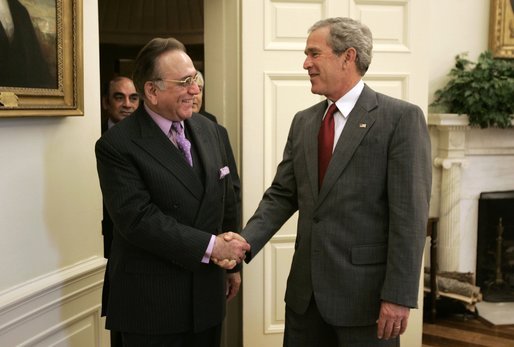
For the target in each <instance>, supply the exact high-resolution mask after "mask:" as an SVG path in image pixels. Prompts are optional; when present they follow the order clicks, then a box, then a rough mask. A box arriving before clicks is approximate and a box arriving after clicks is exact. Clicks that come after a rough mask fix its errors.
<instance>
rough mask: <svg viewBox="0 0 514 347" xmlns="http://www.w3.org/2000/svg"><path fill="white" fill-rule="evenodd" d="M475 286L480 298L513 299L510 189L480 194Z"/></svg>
mask: <svg viewBox="0 0 514 347" xmlns="http://www.w3.org/2000/svg"><path fill="white" fill-rule="evenodd" d="M476 285H477V286H479V287H480V288H481V291H482V294H483V299H484V301H490V302H507V301H514V191H503V192H483V193H481V194H480V199H479V201H478V245H477V270H476Z"/></svg>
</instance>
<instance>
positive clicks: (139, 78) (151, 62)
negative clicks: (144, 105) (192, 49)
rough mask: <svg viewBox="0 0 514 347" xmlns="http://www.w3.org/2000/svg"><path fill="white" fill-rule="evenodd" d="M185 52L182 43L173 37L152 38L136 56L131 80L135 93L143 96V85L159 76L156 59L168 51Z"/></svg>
mask: <svg viewBox="0 0 514 347" xmlns="http://www.w3.org/2000/svg"><path fill="white" fill-rule="evenodd" d="M177 50H178V51H183V52H185V51H186V47H185V46H184V44H183V43H182V42H180V41H179V40H177V39H174V38H173V37H168V38H160V37H157V38H154V39H152V40H150V41H149V42H148V43H147V44H146V45H145V46H144V47H143V48H141V50H140V51H139V53H138V54H137V57H136V61H135V66H134V72H133V74H132V79H133V80H134V86H135V87H136V90H137V92H138V93H139V94H140V95H142V96H144V95H145V83H146V82H148V81H154V80H156V79H158V78H160V76H161V72H160V71H159V65H158V64H157V63H158V58H159V57H160V56H161V55H162V54H163V53H166V52H169V51H177Z"/></svg>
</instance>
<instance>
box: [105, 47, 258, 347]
mask: <svg viewBox="0 0 514 347" xmlns="http://www.w3.org/2000/svg"><path fill="white" fill-rule="evenodd" d="M133 78H134V84H135V86H136V90H137V91H138V93H139V94H140V95H141V96H142V98H143V103H142V104H141V105H140V106H139V108H138V109H137V110H136V112H135V113H134V114H133V115H131V116H130V117H127V118H126V119H125V120H123V122H120V123H119V124H118V125H117V126H115V127H113V128H112V129H111V130H109V131H108V132H106V133H105V134H104V135H103V136H102V137H101V138H100V140H98V142H97V144H96V157H97V165H98V176H99V178H100V185H101V188H102V194H103V197H104V202H105V206H106V207H107V210H108V212H109V215H110V216H111V218H112V221H113V224H114V229H113V240H112V245H111V253H110V256H109V260H108V265H107V266H108V269H109V271H108V277H109V278H108V280H109V281H108V282H107V281H106V283H105V284H104V285H109V298H108V303H107V307H106V309H105V313H106V316H107V320H106V326H107V329H110V330H114V331H119V332H121V335H122V340H123V346H125V347H144V346H174V347H218V346H219V345H220V336H221V324H222V321H223V318H224V315H225V304H226V301H227V300H230V299H231V298H233V297H234V296H235V295H236V294H237V292H238V290H239V286H240V283H241V277H240V274H239V269H238V268H237V267H236V268H235V269H234V270H232V271H231V272H228V273H227V272H226V271H225V270H223V269H221V268H220V267H218V266H216V265H215V264H213V263H212V262H211V261H210V257H211V256H212V257H215V258H218V259H225V258H228V259H237V261H234V262H232V265H231V267H233V266H234V265H235V263H236V262H238V263H240V262H241V261H242V259H243V258H244V253H245V251H247V250H249V247H248V245H247V244H246V243H245V242H241V241H240V240H232V241H225V240H224V239H223V235H222V234H221V233H222V232H223V231H228V230H237V228H238V220H239V218H238V216H237V213H238V212H237V211H238V208H237V206H236V205H237V201H236V196H235V194H234V190H233V184H232V180H231V176H232V174H231V173H230V170H229V168H228V161H227V156H226V152H225V149H224V148H223V142H222V139H221V136H220V134H219V130H218V126H217V125H216V124H215V123H213V122H211V121H210V120H208V119H207V118H205V117H203V116H201V115H199V114H197V113H193V112H192V105H193V96H194V95H196V94H198V92H199V90H198V77H197V74H196V69H195V67H194V65H193V63H192V61H191V59H190V58H189V56H188V55H187V54H186V53H185V48H184V45H183V44H182V43H180V42H179V41H177V40H175V39H172V38H168V39H160V38H157V39H153V40H151V41H150V42H149V43H148V44H146V45H145V46H144V47H143V48H142V50H141V51H140V52H139V54H138V56H137V58H136V62H135V68H134V76H133Z"/></svg>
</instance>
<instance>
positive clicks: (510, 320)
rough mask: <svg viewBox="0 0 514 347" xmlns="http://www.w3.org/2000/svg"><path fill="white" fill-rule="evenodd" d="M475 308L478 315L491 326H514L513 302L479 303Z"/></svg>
mask: <svg viewBox="0 0 514 347" xmlns="http://www.w3.org/2000/svg"><path fill="white" fill-rule="evenodd" d="M476 308H477V311H478V315H479V316H480V317H482V318H483V319H485V320H486V321H488V322H489V323H491V324H493V325H512V324H514V302H488V301H481V302H478V303H477V304H476Z"/></svg>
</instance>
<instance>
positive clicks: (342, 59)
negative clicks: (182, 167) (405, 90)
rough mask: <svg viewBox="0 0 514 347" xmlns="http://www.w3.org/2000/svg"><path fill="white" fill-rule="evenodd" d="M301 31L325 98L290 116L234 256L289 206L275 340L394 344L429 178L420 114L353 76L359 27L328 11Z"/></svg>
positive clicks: (361, 57)
mask: <svg viewBox="0 0 514 347" xmlns="http://www.w3.org/2000/svg"><path fill="white" fill-rule="evenodd" d="M309 33H310V34H309V37H308V39H307V45H306V48H305V54H306V58H305V62H304V64H303V67H304V69H306V70H307V71H308V73H309V77H310V81H311V91H312V92H313V93H315V94H320V95H324V96H326V98H327V100H326V101H322V102H320V103H318V104H316V105H314V106H312V107H310V108H308V109H306V110H303V111H300V112H298V113H297V114H296V116H295V117H294V119H293V122H292V125H291V128H290V132H289V136H288V139H287V143H286V147H285V149H284V157H283V160H282V162H281V163H280V165H279V166H278V168H277V172H276V176H275V178H274V181H273V183H272V185H271V186H270V187H269V188H268V189H267V190H266V192H265V194H264V197H263V198H262V200H261V202H260V204H259V206H258V208H257V211H256V212H255V214H254V215H253V217H252V218H251V219H250V220H249V222H248V224H247V225H246V227H245V228H244V229H243V231H242V233H241V235H242V236H243V237H244V238H245V239H246V240H247V241H248V243H249V244H250V245H251V254H250V253H248V254H247V256H246V261H250V260H251V258H252V257H253V256H255V254H256V253H257V252H259V251H260V250H261V249H262V248H263V246H264V245H265V243H266V242H267V241H268V240H269V239H270V238H271V237H272V236H273V235H274V234H275V233H276V232H277V230H278V229H279V228H280V227H281V226H282V225H283V224H284V223H285V222H286V221H287V220H288V219H289V217H290V216H291V215H292V214H293V213H294V212H295V211H297V210H298V211H299V220H298V229H297V235H296V242H295V253H294V257H293V261H292V265H291V271H290V274H289V278H288V281H287V289H286V295H285V301H286V325H285V335H284V346H288V347H302V346H305V347H312V346H323V347H332V346H359V347H362V346H397V345H398V344H399V338H398V337H399V335H400V334H402V333H403V332H404V331H405V329H406V327H407V321H408V317H409V309H410V308H414V307H416V305H417V298H418V286H419V278H420V270H421V260H422V253H423V248H424V241H425V230H426V223H427V218H428V207H429V199H430V188H431V164H430V140H429V136H428V132H427V126H426V121H425V118H424V116H423V113H422V111H421V109H420V108H419V107H417V106H415V105H412V104H409V103H407V102H404V101H401V100H397V99H393V98H391V97H388V96H386V95H383V94H380V93H377V92H374V91H373V90H372V89H371V88H369V87H368V86H366V85H365V84H364V83H363V82H362V76H363V75H364V74H365V73H366V71H367V69H368V66H369V64H370V62H371V52H372V37H371V32H370V31H369V29H368V28H367V27H366V26H364V25H362V24H361V23H359V22H357V21H354V20H352V19H349V18H330V19H325V20H321V21H319V22H318V23H316V24H314V26H313V27H311V28H310V30H309ZM334 104H335V105H336V106H337V108H336V109H335V113H332V111H331V112H330V115H329V114H327V115H326V116H325V114H326V113H327V109H329V108H330V106H331V105H334ZM332 109H333V107H332ZM322 120H323V121H322ZM325 120H327V122H328V124H327V125H325V124H324V123H325ZM327 134H328V136H327ZM327 144H328V147H329V150H328V154H327V152H326V151H324V149H325V147H324V146H327ZM330 157H331V158H330ZM318 158H320V159H323V158H325V159H324V160H325V162H326V163H328V167H326V168H324V167H322V166H323V165H322V163H321V162H320V163H318ZM325 171H326V173H324V172H325Z"/></svg>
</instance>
